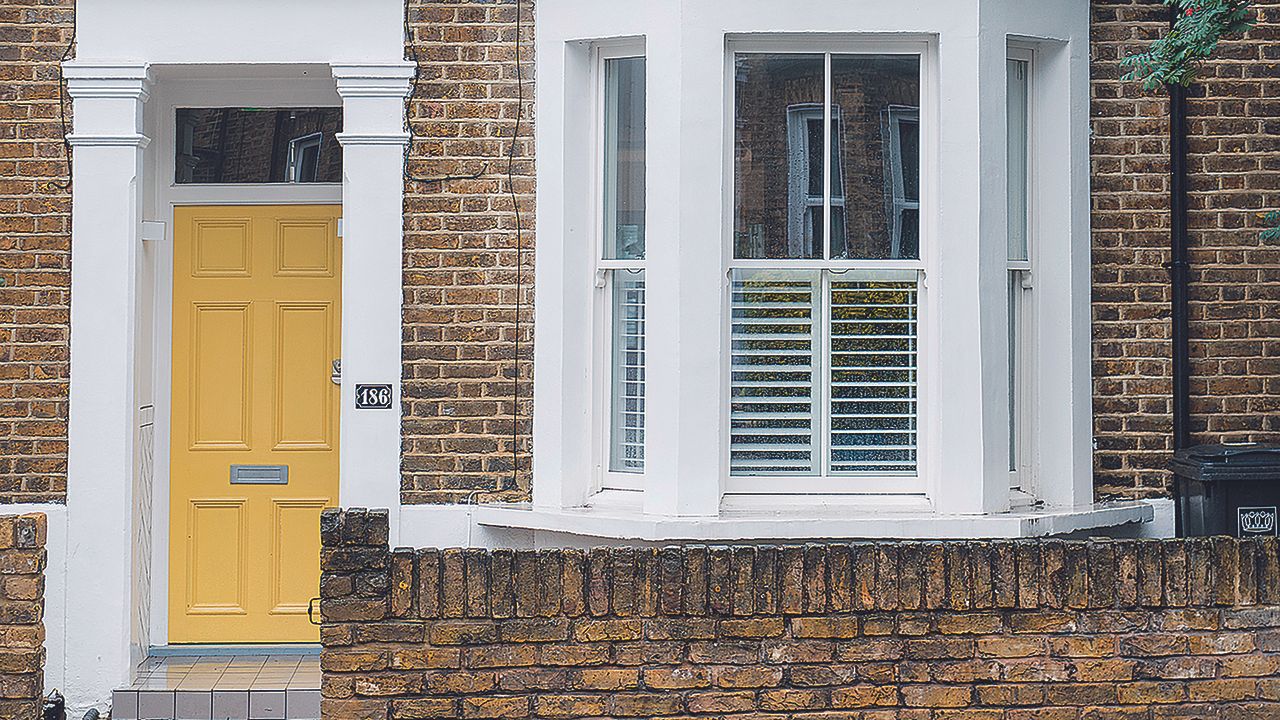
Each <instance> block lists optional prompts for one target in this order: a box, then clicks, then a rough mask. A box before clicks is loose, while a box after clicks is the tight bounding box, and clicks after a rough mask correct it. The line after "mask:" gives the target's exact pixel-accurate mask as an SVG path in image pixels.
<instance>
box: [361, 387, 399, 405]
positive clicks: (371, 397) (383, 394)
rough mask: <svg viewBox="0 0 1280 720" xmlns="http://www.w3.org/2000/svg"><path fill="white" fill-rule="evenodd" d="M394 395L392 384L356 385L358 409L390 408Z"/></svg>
mask: <svg viewBox="0 0 1280 720" xmlns="http://www.w3.org/2000/svg"><path fill="white" fill-rule="evenodd" d="M393 395H394V393H393V392H391V386H390V385H356V409H357V410H390V409H391V399H392V396H393Z"/></svg>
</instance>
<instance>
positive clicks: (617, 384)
mask: <svg viewBox="0 0 1280 720" xmlns="http://www.w3.org/2000/svg"><path fill="white" fill-rule="evenodd" d="M612 318H613V363H612V364H613V368H612V373H613V381H612V386H613V387H612V393H611V394H612V402H611V406H612V408H613V428H612V432H611V433H610V437H611V438H612V439H613V449H612V452H611V453H610V455H611V458H610V462H609V465H610V467H609V469H610V470H612V471H614V472H644V417H645V407H644V388H645V376H644V353H645V348H644V333H645V327H644V271H643V270H639V271H626V270H619V271H616V272H615V273H614V278H613V314H612Z"/></svg>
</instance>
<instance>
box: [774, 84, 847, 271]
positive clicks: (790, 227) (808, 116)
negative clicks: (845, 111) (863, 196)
mask: <svg viewBox="0 0 1280 720" xmlns="http://www.w3.org/2000/svg"><path fill="white" fill-rule="evenodd" d="M832 110H833V112H832V114H831V120H832V121H834V122H836V123H839V122H840V112H839V111H840V108H839V106H837V107H835V108H832ZM826 117H827V115H826V110H825V109H824V108H823V107H822V104H821V103H796V104H795V105H791V106H789V107H787V147H788V149H790V148H792V147H794V146H800V147H802V148H803V151H802V152H800V153H794V152H793V153H790V155H791V157H793V158H794V157H797V156H798V157H802V158H804V162H803V165H804V172H803V173H800V172H793V173H791V174H790V176H789V177H788V180H787V237H791V238H794V237H799V238H801V239H802V240H803V242H804V243H805V246H806V247H808V246H809V245H810V244H811V243H812V242H813V238H811V237H809V233H810V232H811V230H812V229H813V225H812V224H811V223H809V222H808V219H809V212H810V208H812V209H813V210H815V211H821V212H822V213H823V214H824V215H825V213H826V205H825V202H826V197H825V196H823V195H819V196H818V198H817V202H815V201H814V196H813V195H810V194H809V188H808V179H809V172H810V171H811V168H810V167H809V157H810V154H809V122H810V121H811V120H814V119H819V120H822V119H826ZM832 139H833V141H834V140H835V138H834V137H833V138H832ZM824 149H826V148H825V147H824ZM839 150H840V148H836V157H837V158H841V159H842V160H843V156H841V155H840V152H839ZM824 172H825V171H824ZM843 172H844V170H843V168H841V177H843ZM841 190H842V192H841V193H840V196H839V197H837V196H836V195H835V188H832V191H831V207H839V208H843V207H844V204H845V201H844V193H843V184H842V185H841Z"/></svg>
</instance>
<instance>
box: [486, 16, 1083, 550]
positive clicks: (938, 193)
mask: <svg viewBox="0 0 1280 720" xmlns="http://www.w3.org/2000/svg"><path fill="white" fill-rule="evenodd" d="M925 5H927V8H916V9H909V8H907V7H905V6H903V7H896V6H887V5H883V4H868V3H851V4H849V6H847V7H846V6H844V5H830V4H824V3H819V4H810V5H805V6H804V7H803V8H787V7H785V6H779V5H778V4H776V3H770V2H765V1H764V0H747V1H745V2H742V3H739V4H738V5H736V6H735V9H734V12H733V13H728V14H726V13H725V12H724V9H723V6H722V5H719V4H718V3H715V2H711V1H710V0H660V1H659V2H655V3H652V4H649V5H646V6H645V8H643V9H641V10H637V11H636V12H635V13H627V14H621V15H620V14H618V13H609V12H607V11H606V9H603V8H599V7H596V6H595V5H594V4H591V3H585V2H577V1H576V0H558V1H556V2H548V3H544V4H543V5H542V6H541V8H540V10H539V23H540V25H539V39H538V50H539V52H538V64H539V77H540V78H541V80H542V82H541V83H540V85H539V89H538V117H539V124H538V131H537V132H538V182H539V194H538V223H539V252H538V258H537V263H538V283H539V292H538V302H537V303H536V307H535V312H536V314H537V319H536V323H537V333H538V342H537V343H536V344H535V365H536V372H535V398H534V408H535V410H534V412H535V417H534V442H535V446H536V447H537V451H536V452H535V453H534V482H533V493H534V501H533V503H532V510H533V512H534V513H535V514H537V513H549V514H548V515H546V517H544V519H543V520H540V521H539V522H543V521H545V522H546V523H548V526H547V529H549V528H550V526H552V525H555V523H554V522H552V521H550V520H547V519H546V518H550V517H552V516H554V515H555V513H565V514H566V515H569V514H573V515H574V516H575V517H580V516H581V512H582V509H586V510H587V511H590V510H591V509H592V508H594V509H596V510H599V511H601V512H603V511H604V510H606V509H607V510H608V511H609V512H613V513H622V514H623V515H626V514H627V513H632V514H635V515H636V516H637V517H654V516H661V517H669V518H672V517H674V518H705V519H707V521H708V522H710V521H712V520H713V519H716V518H719V519H721V520H723V519H725V518H727V517H730V516H735V514H737V513H740V512H745V513H753V512H785V513H790V514H792V515H795V516H796V517H820V516H821V514H822V513H821V512H818V510H820V509H821V508H822V507H824V506H828V507H833V508H834V507H839V508H845V509H846V510H845V511H842V512H844V516H846V517H853V516H855V515H858V513H859V512H861V511H859V510H858V508H864V509H865V510H866V513H865V515H866V516H867V517H871V516H873V515H875V514H876V513H882V512H892V513H906V512H912V513H923V514H925V515H929V514H932V515H935V516H941V515H949V516H963V515H985V514H994V513H1004V512H1007V511H1008V510H1009V508H1010V492H1011V491H1010V486H1011V483H1010V476H1009V463H1010V460H1009V455H1010V450H1009V448H1010V446H1011V442H1012V441H1011V439H1010V433H1011V427H1010V421H1009V408H1010V404H1011V403H1010V381H1009V377H1010V362H1011V361H1010V359H1009V357H1010V353H1009V342H1010V340H1009V322H1008V312H1009V308H1008V304H1009V295H1008V287H1009V286H1008V281H1007V278H1008V272H1009V271H1008V254H1007V247H1008V242H1007V237H1006V236H1007V232H1006V222H1007V218H1008V216H1009V213H1008V212H1007V208H1006V203H1007V202H1009V197H1008V182H1007V180H1006V176H1007V174H1008V172H1009V170H1008V168H1007V163H1008V158H1006V152H1007V150H1008V142H1007V140H1006V138H1007V134H1008V132H1009V128H1007V127H1006V121H1007V104H1006V101H1005V94H1006V82H1007V78H1006V69H1007V59H1008V48H1009V47H1010V43H1011V42H1014V41H1015V40H1016V44H1018V45H1019V46H1026V47H1028V48H1030V49H1031V50H1032V51H1034V52H1035V53H1036V60H1037V62H1036V64H1035V70H1034V72H1035V73H1036V74H1037V76H1036V83H1035V85H1034V87H1035V88H1036V89H1035V96H1034V97H1033V98H1031V99H1030V100H1029V102H1030V103H1031V104H1033V105H1035V106H1036V107H1038V108H1043V112H1037V113H1036V117H1037V118H1042V120H1037V124H1036V127H1034V128H1032V130H1031V132H1032V133H1033V135H1034V140H1035V142H1034V143H1033V145H1032V147H1033V152H1034V153H1035V156H1034V158H1033V159H1032V161H1031V162H1030V163H1029V164H1030V166H1031V167H1033V168H1034V170H1035V172H1036V173H1037V177H1036V182H1035V183H1034V184H1033V185H1032V187H1034V190H1035V192H1036V194H1037V196H1038V197H1037V198H1035V203H1034V204H1035V207H1036V208H1037V210H1036V213H1035V216H1034V218H1032V219H1031V220H1030V222H1033V223H1034V228H1032V229H1031V232H1034V233H1035V235H1036V242H1037V248H1038V250H1037V252H1038V262H1041V263H1045V264H1046V265H1045V267H1046V268H1048V267H1052V268H1054V272H1052V273H1050V272H1046V273H1043V274H1042V276H1041V277H1039V278H1038V279H1037V293H1038V298H1039V300H1038V302H1037V303H1036V305H1035V310H1034V312H1036V313H1037V314H1039V315H1042V316H1044V317H1043V318H1042V321H1041V322H1038V323H1036V324H1035V325H1034V329H1033V331H1031V332H1029V333H1028V334H1027V339H1026V341H1027V342H1028V343H1033V344H1034V347H1035V349H1036V352H1035V353H1033V354H1030V355H1028V357H1031V358H1032V360H1030V361H1029V362H1030V363H1034V365H1033V366H1029V367H1026V368H1023V370H1022V371H1025V372H1027V373H1029V374H1030V375H1029V376H1034V377H1035V378H1038V382H1036V383H1034V396H1030V395H1029V396H1027V397H1024V398H1021V399H1020V400H1019V402H1020V403H1022V404H1024V405H1025V407H1027V408H1029V410H1028V412H1030V413H1033V414H1034V415H1035V417H1034V418H1032V419H1031V422H1030V423H1029V426H1031V427H1034V428H1035V429H1036V432H1035V433H1034V435H1031V434H1026V436H1025V437H1021V436H1020V438H1019V439H1020V440H1024V441H1025V443H1026V444H1025V447H1026V451H1025V455H1024V456H1023V459H1024V461H1025V463H1026V465H1027V466H1028V468H1030V469H1029V471H1028V472H1029V473H1031V474H1033V475H1034V477H1035V478H1036V483H1035V489H1036V499H1037V500H1040V501H1042V502H1043V504H1044V505H1045V506H1053V507H1058V508H1067V507H1081V506H1086V505H1089V504H1090V503H1091V502H1092V497H1091V489H1090V488H1089V479H1088V478H1089V457H1088V424H1089V407H1088V385H1089V383H1088V377H1087V376H1088V332H1087V306H1088V292H1087V275H1088V272H1087V264H1088V216H1087V197H1088V193H1087V138H1086V137H1085V136H1084V133H1083V132H1082V131H1081V130H1080V127H1086V128H1087V114H1083V113H1081V112H1080V111H1079V108H1080V107H1087V103H1085V105H1079V101H1080V99H1081V98H1082V97H1084V95H1082V94H1081V93H1087V73H1085V72H1084V71H1085V70H1086V69H1087V57H1086V56H1085V55H1083V54H1082V53H1081V52H1080V51H1081V49H1082V48H1085V47H1087V13H1081V12H1078V8H1075V7H1074V6H1072V5H1069V4H1068V3H1067V2H1065V1H1064V2H1053V3H1049V6H1050V7H1048V8H1041V11H1040V12H1038V13H1030V12H1024V11H1023V9H1021V8H1019V7H1016V6H1011V5H1009V4H1007V3H995V2H991V3H987V2H978V1H977V0H974V1H973V2H961V3H944V2H932V1H931V2H927V3H925ZM988 5H989V6H990V7H988ZM997 5H998V6H999V7H998V8H996V6H997ZM993 8H996V9H993ZM984 13H985V14H984ZM987 16H990V17H991V18H1000V20H1001V22H993V23H991V24H990V27H989V28H988V26H987V25H986V24H982V23H979V22H978V19H979V18H980V17H987ZM1005 21H1007V22H1005ZM979 25H982V27H983V30H982V32H977V29H976V28H977V27H979ZM815 27H821V28H823V30H822V31H815V30H814V28H815ZM610 58H612V59H615V60H617V59H625V60H627V62H628V63H632V64H633V68H634V69H639V70H641V71H642V73H643V75H642V78H643V85H642V88H643V90H642V92H643V103H642V104H638V103H636V102H632V103H631V104H630V105H628V107H629V108H630V109H631V110H632V111H637V108H642V115H643V120H644V122H643V133H642V136H643V141H642V142H637V141H638V140H639V138H638V136H636V135H635V134H634V133H635V130H636V127H637V126H636V125H634V124H633V125H631V126H629V127H630V131H631V132H632V135H630V136H628V137H629V140H630V144H629V145H628V149H630V150H635V149H636V148H637V147H640V148H642V149H643V156H644V163H643V170H642V171H641V172H640V173H639V174H633V175H632V176H631V177H629V178H628V182H627V187H628V188H629V192H634V191H635V190H636V189H637V188H638V187H640V186H642V187H643V190H644V191H643V193H642V194H640V195H626V196H625V198H624V197H623V195H619V194H617V191H616V189H615V191H609V190H608V189H607V187H606V186H607V182H606V183H602V182H601V179H602V178H607V177H609V176H611V175H612V176H614V177H615V179H616V178H617V177H619V168H618V167H617V166H616V165H612V166H611V165H610V164H609V162H608V159H607V155H608V153H607V152H605V151H604V149H603V148H604V146H606V145H610V144H612V145H617V146H618V147H619V148H620V147H621V145H618V142H617V141H618V138H619V135H618V132H619V129H618V127H617V126H611V125H610V124H609V119H608V113H607V112H605V111H604V108H605V107H606V105H607V103H608V102H612V101H611V100H610V98H611V97H612V98H614V99H615V100H616V96H611V95H609V90H608V88H610V87H614V88H615V89H616V87H617V86H616V85H610V83H609V82H607V77H606V76H607V68H606V65H607V62H606V60H608V59H610ZM633 100H634V98H633ZM1082 123H1083V125H1082ZM606 140H607V141H608V142H605V141H606ZM615 157H617V158H621V157H623V154H622V153H621V151H618V152H617V154H616V155H615ZM641 177H642V178H643V182H642V183H640V182H638V180H637V178H641ZM611 192H613V193H614V194H612V195H611V194H610V193H611ZM609 198H613V199H612V201H611V200H610V199H609ZM623 199H625V200H626V201H627V202H626V203H625V209H627V210H628V212H630V215H629V216H628V217H626V218H623V217H622V215H623V214H624V213H621V212H620V208H622V207H623V206H622V205H619V204H618V203H619V202H621V201H622V200H623ZM610 202H613V204H612V205H611V204H610ZM606 218H607V221H606V220H605V219H606ZM610 233H612V236H611V235H610ZM637 238H642V239H643V245H642V246H640V247H642V254H640V255H636V254H633V253H618V252H616V249H617V248H618V247H620V246H621V245H628V246H629V247H636V246H635V245H634V243H633V242H632V241H634V240H635V239H637ZM611 249H613V250H614V252H615V254H614V255H610V254H609V253H610V251H611ZM637 271H642V272H643V275H642V276H640V275H638V272H637ZM619 278H628V279H630V280H632V281H634V280H637V279H641V278H642V287H643V294H642V295H641V294H635V293H632V294H631V295H630V296H629V297H630V300H632V302H630V303H627V302H623V303H619V302H617V300H618V298H619V297H620V296H619V293H618V292H617V290H618V288H619V285H618V279H619ZM631 287H632V288H634V287H635V284H634V282H633V284H632V285H631ZM624 299H625V297H624ZM635 301H639V302H635ZM640 317H642V318H643V322H642V323H640V324H635V323H634V322H633V323H632V324H631V325H624V326H622V329H623V330H628V331H629V330H641V331H642V337H640V338H639V340H640V341H641V342H640V344H639V345H636V344H635V341H636V340H637V338H636V337H635V336H634V333H631V334H630V335H629V334H628V333H627V332H622V333H620V332H619V327H620V326H619V325H618V324H617V323H616V322H614V321H615V320H616V319H617V318H622V319H623V320H624V321H634V320H635V319H636V318H640ZM620 338H622V339H624V340H627V341H629V342H632V345H629V346H628V345H626V344H625V343H622V344H620V340H619V339H620ZM619 347H622V348H623V349H624V350H626V349H628V348H632V349H633V348H635V347H642V348H643V353H642V354H639V355H637V354H631V355H627V354H626V353H621V354H620V353H619V352H618V348H619ZM635 360H639V361H641V363H642V366H641V369H642V371H643V372H642V373H641V374H640V375H628V374H627V373H630V372H632V371H634V370H635V369H636V366H635V364H634V363H631V364H628V363H629V362H630V361H635ZM619 377H642V378H643V384H642V388H641V387H640V386H635V385H633V386H632V387H630V388H626V387H620V386H619V385H618V384H617V383H616V382H615V380H616V378H619ZM1028 387H1032V385H1031V384H1028ZM629 390H640V391H641V392H640V393H639V394H637V393H635V392H630V393H629V392H628V391H629ZM637 397H639V398H642V400H643V402H642V403H641V404H639V405H635V404H632V405H625V403H627V402H630V401H631V400H634V399H636V398H637ZM620 401H621V402H622V403H624V406H625V407H627V408H630V407H643V413H642V418H638V417H635V416H631V415H628V414H627V413H622V414H619V413H618V412H617V408H618V407H619V402H620ZM637 420H638V421H639V422H640V423H641V425H640V427H642V430H643V431H642V432H640V433H636V432H632V431H634V430H636V429H637V425H636V422H635V421H637ZM628 422H630V423H631V424H630V425H628ZM584 438H589V439H590V442H583V441H582V440H583V439H584ZM619 438H621V439H623V440H626V441H627V442H622V443H619V442H617V440H618V439H619ZM619 453H621V455H619ZM624 456H625V457H624ZM620 457H622V459H623V460H624V462H622V463H621V464H619V463H618V462H617V460H618V459H619V458H620ZM620 469H621V470H623V472H620ZM625 470H630V471H631V472H625ZM806 508H808V509H806ZM811 510H812V511H813V512H810V511H811ZM1030 512H1033V513H1034V512H1038V510H1035V509H1034V508H1033V509H1032V510H1030ZM479 513H480V515H481V516H484V517H488V516H489V515H493V516H494V518H493V519H494V522H493V524H502V523H503V522H511V523H513V524H517V525H518V524H520V522H522V521H521V520H519V519H518V517H517V516H518V515H519V512H518V509H516V508H511V509H493V510H484V511H479ZM504 513H505V514H504ZM850 513H852V515H850ZM499 516H501V517H502V518H505V520H502V521H498V517H499ZM620 517H621V516H620ZM528 522H530V523H531V522H533V521H532V520H529V521H528ZM573 524H574V523H572V522H569V523H567V526H573Z"/></svg>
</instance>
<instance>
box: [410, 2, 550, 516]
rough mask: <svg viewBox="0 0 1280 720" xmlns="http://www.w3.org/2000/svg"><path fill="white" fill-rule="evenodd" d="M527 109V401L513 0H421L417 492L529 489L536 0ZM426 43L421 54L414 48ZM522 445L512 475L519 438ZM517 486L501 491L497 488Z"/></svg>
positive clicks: (526, 16) (449, 496) (523, 203)
mask: <svg viewBox="0 0 1280 720" xmlns="http://www.w3.org/2000/svg"><path fill="white" fill-rule="evenodd" d="M522 16H523V20H524V28H525V29H524V36H523V42H522V43H521V61H522V63H521V65H522V72H523V77H524V79H525V89H524V100H525V102H524V109H523V121H522V122H521V124H520V135H519V138H518V140H517V143H516V148H515V150H516V153H515V162H514V163H512V164H511V170H512V175H513V176H514V180H515V182H514V190H515V194H516V198H515V199H516V200H517V201H518V203H519V210H520V218H521V221H522V226H523V237H522V245H523V247H524V248H525V251H524V252H523V253H522V255H521V257H520V266H519V269H520V273H521V287H520V289H519V291H518V292H519V294H520V295H521V299H522V301H523V303H524V310H523V312H522V313H521V320H522V323H523V324H522V327H521V329H520V331H519V337H520V341H521V342H522V343H523V344H522V345H521V348H520V366H519V373H518V377H519V408H518V413H516V415H517V416H518V420H517V422H516V432H515V433H514V434H513V432H512V424H513V404H514V401H515V392H514V391H515V389H516V388H515V387H514V381H515V380H516V363H515V356H514V352H515V344H516V343H515V341H516V329H515V323H514V319H515V304H516V296H517V283H516V271H517V251H516V239H517V238H516V222H515V220H516V213H515V208H514V207H513V204H512V197H511V194H510V190H511V189H512V188H511V187H510V186H509V184H508V182H507V177H506V176H507V169H508V164H507V153H508V151H509V150H510V148H511V137H512V133H513V131H514V130H515V127H516V114H517V108H518V107H519V105H520V104H519V103H518V102H517V98H518V97H519V94H520V91H519V87H518V84H517V82H516V68H515V63H514V59H515V36H516V33H515V20H516V3H515V1H514V0H498V1H496V2H484V1H482V0H445V1H440V2H423V1H422V0H411V1H410V3H409V21H410V26H411V28H412V31H413V40H414V42H415V43H416V47H415V48H413V49H414V50H415V51H416V54H417V55H418V59H419V60H420V65H421V68H422V70H421V72H422V75H421V86H420V88H419V89H418V92H417V93H416V94H415V96H414V98H413V100H412V102H411V103H410V104H409V116H410V120H411V122H412V125H413V130H414V132H415V142H414V143H413V147H412V151H411V156H410V162H409V169H410V171H411V172H412V173H413V174H414V175H415V176H418V177H426V178H433V177H441V176H464V177H470V176H473V175H479V177H477V178H476V179H461V180H450V181H446V182H435V183H432V182H425V183H424V182H412V181H410V182H406V183H405V238H404V244H405V255H404V285H405V287H404V296H405V308H404V379H403V397H404V416H405V417H404V453H403V460H402V468H403V480H402V488H403V491H402V496H403V499H404V501H405V502H410V503H422V502H451V501H458V500H462V499H464V498H465V497H466V496H467V495H468V494H469V493H471V492H472V491H482V492H484V495H482V496H481V499H499V498H500V499H506V500H519V499H526V498H527V497H528V475H527V471H528V451H529V418H530V417H531V414H530V412H531V407H532V405H531V396H532V391H533V386H532V382H531V380H532V372H533V365H532V362H531V360H532V358H533V345H532V338H533V311H532V309H533V308H532V301H533V209H534V198H533V183H534V180H533V123H532V112H533V103H532V100H533V4H532V2H529V1H528V0H524V6H523V9H522ZM412 54H413V53H410V55H412ZM513 442H514V444H515V445H516V448H517V450H518V452H519V470H518V472H515V473H513V468H512V464H513V463H512V444H513ZM500 489H501V490H504V492H494V491H497V490H500Z"/></svg>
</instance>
